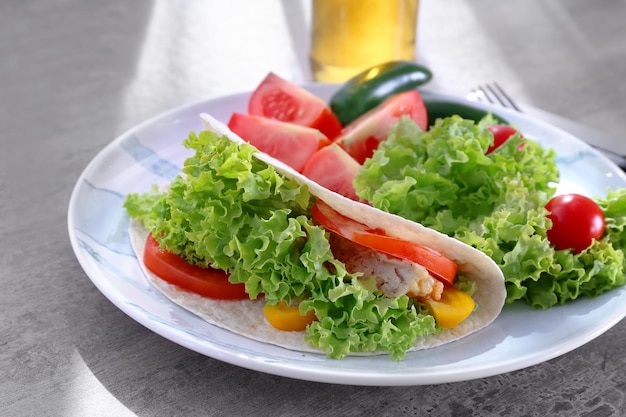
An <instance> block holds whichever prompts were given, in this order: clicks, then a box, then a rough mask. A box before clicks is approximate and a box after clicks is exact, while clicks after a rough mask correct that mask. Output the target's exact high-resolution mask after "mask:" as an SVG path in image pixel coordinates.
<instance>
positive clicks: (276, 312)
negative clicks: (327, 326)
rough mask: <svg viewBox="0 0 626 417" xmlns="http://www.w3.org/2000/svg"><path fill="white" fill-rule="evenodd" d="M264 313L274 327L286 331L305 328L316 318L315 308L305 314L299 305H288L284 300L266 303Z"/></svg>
mask: <svg viewBox="0 0 626 417" xmlns="http://www.w3.org/2000/svg"><path fill="white" fill-rule="evenodd" d="M263 314H265V318H266V319H267V321H268V322H269V323H270V324H271V325H272V327H274V328H276V329H278V330H283V331H286V332H297V331H301V330H304V329H306V327H307V326H308V325H309V324H311V323H313V322H314V321H315V320H316V317H315V312H314V311H313V310H309V311H307V313H306V314H305V315H304V316H303V315H301V314H300V307H299V306H288V305H287V304H285V303H284V302H282V301H280V302H279V303H278V304H276V305H273V306H270V305H267V304H266V305H265V306H264V307H263Z"/></svg>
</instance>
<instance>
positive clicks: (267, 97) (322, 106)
mask: <svg viewBox="0 0 626 417" xmlns="http://www.w3.org/2000/svg"><path fill="white" fill-rule="evenodd" d="M248 113H250V114H252V115H255V116H263V117H267V118H270V119H277V120H280V121H283V122H290V123H294V124H297V125H300V126H307V127H312V128H314V129H318V130H319V131H320V132H322V133H323V134H324V135H326V137H328V138H329V139H333V138H334V137H335V136H337V135H338V134H339V132H341V123H340V122H339V119H337V116H335V114H334V113H333V112H332V111H331V110H330V108H329V107H328V106H327V105H326V103H325V102H324V100H322V99H321V98H319V97H317V96H315V95H313V94H312V93H310V92H308V91H307V90H305V89H304V88H302V87H300V86H299V85H296V84H294V83H292V82H289V81H287V80H285V79H283V78H281V77H279V76H278V75H276V74H274V73H271V72H270V73H269V74H268V75H267V76H266V77H265V79H264V80H263V81H262V82H261V84H259V86H258V87H257V88H256V90H254V92H253V93H252V96H251V97H250V101H249V102H248Z"/></svg>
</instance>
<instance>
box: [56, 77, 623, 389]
mask: <svg viewBox="0 0 626 417" xmlns="http://www.w3.org/2000/svg"><path fill="white" fill-rule="evenodd" d="M307 88H309V89H310V90H312V91H313V92H314V93H316V94H318V95H319V96H321V97H323V98H328V97H329V96H330V94H332V92H333V90H334V88H335V87H334V86H332V85H320V84H314V85H309V86H307ZM423 96H424V98H425V100H427V101H428V100H440V101H441V100H443V101H449V102H457V103H464V104H465V105H468V106H473V107H478V108H483V109H486V108H489V107H488V106H480V105H477V104H470V103H468V102H466V101H464V100H460V99H455V98H451V97H444V96H441V95H437V94H434V93H427V92H424V93H423ZM247 99H248V95H247V94H239V95H233V96H228V97H223V98H219V99H216V100H208V101H203V102H199V103H194V104H191V105H187V106H184V107H180V108H177V109H174V110H172V111H170V112H167V113H165V114H163V115H160V116H158V117H156V118H154V119H152V120H149V121H147V122H145V123H143V124H141V125H139V126H137V127H136V128H134V129H132V130H130V131H128V132H126V133H124V134H123V135H122V136H120V137H118V138H117V139H116V140H114V141H113V142H112V143H110V144H109V145H108V146H107V147H106V148H105V149H104V150H102V151H101V152H100V153H99V154H98V155H97V156H96V157H95V158H94V159H93V161H91V163H90V164H89V165H88V166H87V168H86V169H85V170H84V172H83V173H82V175H81V176H80V178H79V179H78V182H77V183H76V186H75V188H74V191H73V194H72V197H71V200H70V204H69V211H68V228H69V235H70V239H71V243H72V247H73V249H74V252H75V254H76V257H77V258H78V260H79V262H80V264H81V265H82V267H83V269H84V270H85V272H86V273H87V275H88V276H89V278H90V279H91V280H92V281H93V283H94V284H95V285H96V286H97V287H98V289H99V290H100V291H101V292H102V293H103V294H104V295H105V296H106V297H107V298H108V299H109V300H111V302H113V303H114V304H115V305H116V306H117V307H119V308H120V309H121V310H122V311H124V313H126V314H127V315H129V316H130V317H132V318H133V319H135V320H137V321H138V322H139V323H141V324H142V325H144V326H146V327H147V328H149V329H151V330H152V331H154V332H156V333H158V334H160V335H162V336H164V337H166V338H168V339H170V340H172V341H174V342H176V343H178V344H180V345H182V346H185V347H187V348H189V349H192V350H194V351H196V352H199V353H202V354H204V355H207V356H210V357H213V358H216V359H218V360H221V361H225V362H228V363H232V364H235V365H238V366H242V367H245V368H249V369H254V370H257V371H262V372H267V373H271V374H276V375H282V376H287V377H292V378H297V379H304V380H311V381H321V382H329V383H337V384H354V385H419V384H436V383H444V382H453V381H461V380H469V379H474V378H481V377H486V376H491V375H496V374H500V373H505V372H509V371H513V370H517V369H521V368H524V367H527V366H531V365H534V364H537V363H540V362H543V361H546V360H548V359H551V358H554V357H556V356H558V355H562V354H564V353H566V352H568V351H571V350H573V349H575V348H577V347H579V346H581V345H583V344H584V343H587V342H589V341H590V340H592V339H594V338H596V337H598V336H599V335H601V334H602V333H604V332H605V331H606V330H608V329H609V328H611V327H612V326H614V325H615V324H616V323H618V322H619V321H620V320H621V319H622V318H623V317H624V315H625V314H626V289H625V288H620V289H616V290H614V291H611V292H609V293H607V294H605V295H602V296H600V297H597V298H594V299H580V300H577V301H575V302H572V303H570V304H567V305H565V306H558V307H553V308H551V309H549V310H547V311H534V310H531V309H530V308H528V307H526V306H525V305H521V304H517V305H512V306H506V307H505V309H504V311H503V312H502V314H501V315H500V317H498V319H497V320H496V321H495V322H494V323H493V324H492V325H490V326H489V327H487V328H485V329H483V330H482V331H480V332H477V333H475V334H473V335H470V336H469V337H467V338H464V339H462V340H460V341H457V342H454V343H451V344H448V345H444V346H442V347H439V348H436V349H431V350H425V351H419V352H413V353H410V354H408V355H407V357H406V359H405V360H404V361H402V362H392V361H390V360H389V358H388V357H387V356H376V357H366V358H364V357H349V358H346V359H343V360H339V361H337V360H331V359H326V358H325V357H324V356H323V355H316V354H303V353H298V352H292V351H289V350H285V349H281V348H279V347H275V346H271V345H266V344H263V343H259V342H255V341H252V340H249V339H247V338H245V337H242V336H238V335H235V334H232V333H230V332H228V331H225V330H222V329H219V328H217V327H215V326H212V325H210V324H207V323H205V322H203V321H202V320H200V319H199V318H198V317H196V316H194V315H193V314H191V313H189V312H187V311H186V310H184V309H182V308H180V307H178V306H176V305H174V304H173V303H171V302H170V301H169V300H168V299H166V298H165V297H164V296H162V295H161V294H160V293H159V292H158V291H157V290H155V289H153V288H152V287H151V286H150V284H149V283H148V281H147V280H146V279H145V278H144V276H143V274H142V273H141V271H140V269H139V265H138V263H137V259H136V257H135V255H134V254H133V252H132V249H131V246H130V242H129V237H128V233H127V229H128V224H129V219H128V217H127V216H126V214H125V212H124V209H123V208H122V202H123V200H124V197H125V196H126V195H127V194H128V193H131V192H143V191H146V190H147V189H148V188H149V187H150V185H151V184H154V183H156V184H165V183H167V182H169V180H171V179H172V178H173V177H174V176H175V175H176V174H177V173H178V172H179V169H180V167H181V166H182V162H183V160H184V159H185V157H186V156H187V154H188V151H187V150H185V149H184V148H183V147H182V146H181V141H182V139H183V138H185V137H187V135H188V133H189V132H190V131H198V130H200V129H201V123H200V119H199V117H198V115H199V114H200V113H201V112H207V113H209V114H212V115H213V116H215V117H216V118H217V119H219V120H221V121H223V122H227V121H228V119H229V117H230V114H231V113H232V112H233V111H240V112H245V109H246V103H247ZM493 110H494V111H495V112H496V113H498V114H499V115H501V116H503V117H505V118H506V119H507V120H509V121H510V122H511V123H513V124H515V125H517V126H518V127H519V128H520V129H521V130H522V131H523V133H524V134H525V135H526V136H527V137H529V138H532V139H535V140H538V141H539V142H541V143H542V144H543V145H544V146H547V147H553V148H555V149H556V150H557V151H558V164H559V167H560V169H561V173H562V182H561V183H560V188H559V191H561V192H563V191H577V192H580V193H583V194H586V195H590V196H596V195H604V194H605V193H606V189H607V187H610V188H612V189H613V188H618V187H626V176H625V175H624V173H623V172H622V171H620V170H619V169H618V168H617V167H615V166H614V165H613V164H612V163H611V162H609V161H608V160H607V159H606V158H605V157H604V156H602V155H600V154H599V153H597V152H596V151H595V150H593V149H591V148H590V147H588V146H587V145H586V144H584V143H582V142H581V141H579V140H578V139H576V138H574V137H572V136H570V135H568V134H567V133H565V132H563V131H561V130H557V129H555V128H552V127H550V126H549V125H547V124H544V123H542V122H540V121H536V120H530V119H529V118H527V117H525V116H523V115H521V114H517V113H513V112H508V111H506V110H502V109H499V108H498V109H496V108H493ZM555 323H558V325H555Z"/></svg>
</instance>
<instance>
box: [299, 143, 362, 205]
mask: <svg viewBox="0 0 626 417" xmlns="http://www.w3.org/2000/svg"><path fill="white" fill-rule="evenodd" d="M360 168H361V165H360V164H359V163H358V162H357V161H355V160H354V158H352V157H351V156H350V155H348V153H347V152H346V151H345V150H343V149H342V148H341V147H340V146H339V145H337V144H332V145H330V146H326V147H324V148H322V149H320V150H318V151H317V152H315V153H314V154H313V156H312V157H311V158H310V159H309V161H308V162H307V163H306V165H305V166H304V169H303V170H302V174H303V175H304V176H306V177H308V178H309V179H311V180H313V181H315V182H316V183H318V184H320V185H321V186H322V187H325V188H328V189H329V190H331V191H334V192H336V193H339V194H341V195H343V196H344V197H348V198H351V199H353V200H356V201H359V197H358V196H357V195H356V191H355V190H354V185H352V182H353V181H354V177H355V176H356V174H357V172H358V171H359V169H360Z"/></svg>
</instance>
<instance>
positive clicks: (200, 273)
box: [143, 234, 249, 300]
mask: <svg viewBox="0 0 626 417" xmlns="http://www.w3.org/2000/svg"><path fill="white" fill-rule="evenodd" d="M143 263H144V265H146V268H148V269H149V270H150V271H151V272H153V273H154V274H155V275H157V276H158V277H159V278H161V279H163V280H165V281H167V282H169V283H170V284H173V285H176V286H177V287H180V288H182V289H184V290H187V291H190V292H193V293H196V294H198V295H201V296H203V297H208V298H214V299H219V300H245V299H248V298H249V297H248V294H247V293H246V291H245V285H244V284H232V283H231V282H229V281H228V274H227V273H226V272H224V271H222V270H219V269H214V268H202V267H199V266H197V265H191V264H189V263H187V261H185V260H184V259H183V258H181V257H180V256H178V255H176V254H174V253H172V252H169V251H167V250H164V249H161V248H160V247H159V243H158V242H157V241H156V240H155V239H154V238H153V237H152V234H149V235H148V238H147V239H146V249H145V251H144V256H143Z"/></svg>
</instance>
